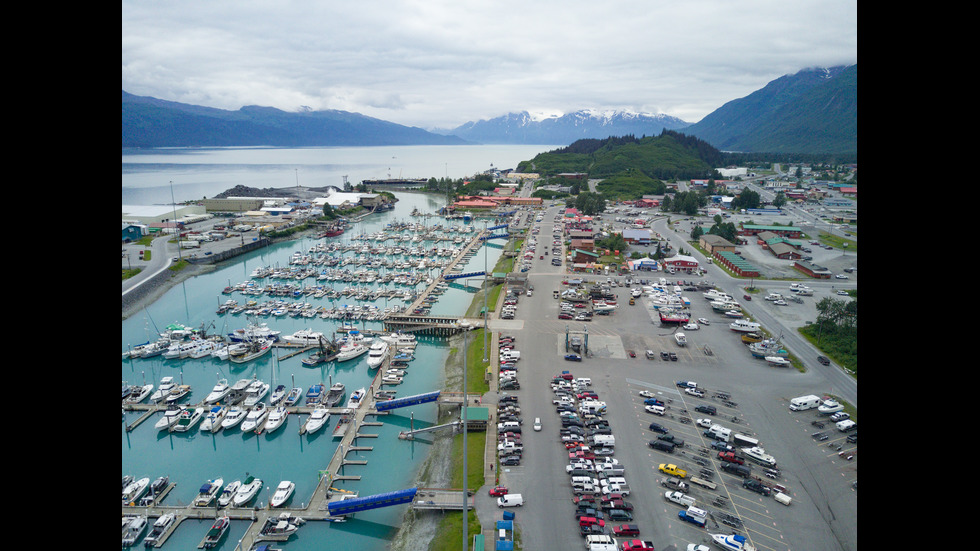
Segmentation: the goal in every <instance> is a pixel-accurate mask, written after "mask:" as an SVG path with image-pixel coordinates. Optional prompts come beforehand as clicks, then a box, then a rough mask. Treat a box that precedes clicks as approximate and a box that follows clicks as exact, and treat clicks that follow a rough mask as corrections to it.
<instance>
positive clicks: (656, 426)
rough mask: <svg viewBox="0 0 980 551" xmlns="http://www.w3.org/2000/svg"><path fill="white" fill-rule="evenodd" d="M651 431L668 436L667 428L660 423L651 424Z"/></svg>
mask: <svg viewBox="0 0 980 551" xmlns="http://www.w3.org/2000/svg"><path fill="white" fill-rule="evenodd" d="M650 430H652V431H653V432H660V433H663V434H667V428H666V427H664V426H663V425H661V424H660V423H650Z"/></svg>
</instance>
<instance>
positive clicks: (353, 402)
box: [347, 387, 366, 409]
mask: <svg viewBox="0 0 980 551" xmlns="http://www.w3.org/2000/svg"><path fill="white" fill-rule="evenodd" d="M365 392H366V391H365V389H364V387H361V388H359V389H357V390H355V391H354V392H352V393H351V395H350V398H348V399H347V409H357V407H358V406H360V405H361V400H362V399H363V398H364V395H365Z"/></svg>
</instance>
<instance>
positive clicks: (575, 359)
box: [565, 354, 582, 362]
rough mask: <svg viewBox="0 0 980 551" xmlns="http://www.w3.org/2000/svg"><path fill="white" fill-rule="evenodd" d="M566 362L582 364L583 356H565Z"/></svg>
mask: <svg viewBox="0 0 980 551" xmlns="http://www.w3.org/2000/svg"><path fill="white" fill-rule="evenodd" d="M565 360H566V361H569V362H580V361H582V356H580V355H578V354H565Z"/></svg>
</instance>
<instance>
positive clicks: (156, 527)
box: [143, 513, 177, 547]
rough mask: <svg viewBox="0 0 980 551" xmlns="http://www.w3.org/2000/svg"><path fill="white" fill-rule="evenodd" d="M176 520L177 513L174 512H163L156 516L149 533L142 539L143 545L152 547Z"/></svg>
mask: <svg viewBox="0 0 980 551" xmlns="http://www.w3.org/2000/svg"><path fill="white" fill-rule="evenodd" d="M176 520H177V515H176V514H174V513H164V514H162V515H160V517H159V518H157V520H156V522H154V523H153V528H152V529H151V530H150V533H149V534H148V535H147V536H146V538H144V539H143V545H144V546H146V547H153V546H155V545H156V544H157V542H159V541H160V538H162V537H163V535H164V534H166V533H167V531H168V530H170V527H171V526H173V525H174V522H176Z"/></svg>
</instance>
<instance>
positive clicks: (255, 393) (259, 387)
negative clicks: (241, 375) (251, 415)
mask: <svg viewBox="0 0 980 551" xmlns="http://www.w3.org/2000/svg"><path fill="white" fill-rule="evenodd" d="M269 387H270V385H269V383H264V382H262V381H259V380H258V379H256V380H253V381H252V384H250V385H248V388H246V389H245V407H252V406H254V405H256V404H258V403H260V402H261V401H262V398H265V395H266V394H268V393H269Z"/></svg>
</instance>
